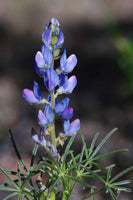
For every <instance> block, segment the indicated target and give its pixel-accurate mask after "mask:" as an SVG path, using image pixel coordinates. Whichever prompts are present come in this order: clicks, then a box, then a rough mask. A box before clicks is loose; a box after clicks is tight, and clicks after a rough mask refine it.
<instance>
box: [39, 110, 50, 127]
mask: <svg viewBox="0 0 133 200" xmlns="http://www.w3.org/2000/svg"><path fill="white" fill-rule="evenodd" d="M37 121H38V123H39V124H40V125H41V126H46V125H48V124H49V121H48V119H47V117H46V115H45V114H44V112H43V111H42V110H39V112H38V116H37Z"/></svg>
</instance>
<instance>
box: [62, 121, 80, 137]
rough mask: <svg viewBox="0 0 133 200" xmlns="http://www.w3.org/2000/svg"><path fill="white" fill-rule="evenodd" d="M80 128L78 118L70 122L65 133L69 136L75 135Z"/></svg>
mask: <svg viewBox="0 0 133 200" xmlns="http://www.w3.org/2000/svg"><path fill="white" fill-rule="evenodd" d="M79 129H80V120H79V119H76V120H74V121H73V122H72V123H71V124H70V126H69V130H68V131H66V132H65V135H68V136H72V135H75V134H76V133H77V132H78V130H79Z"/></svg>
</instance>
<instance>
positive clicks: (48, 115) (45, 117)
mask: <svg viewBox="0 0 133 200" xmlns="http://www.w3.org/2000/svg"><path fill="white" fill-rule="evenodd" d="M54 116H55V115H54V112H53V110H52V108H51V107H50V105H49V104H46V106H45V109H44V112H43V111H42V110H39V112H38V116H37V121H38V123H39V124H40V125H41V126H46V125H48V124H49V123H51V122H52V121H53V120H54Z"/></svg>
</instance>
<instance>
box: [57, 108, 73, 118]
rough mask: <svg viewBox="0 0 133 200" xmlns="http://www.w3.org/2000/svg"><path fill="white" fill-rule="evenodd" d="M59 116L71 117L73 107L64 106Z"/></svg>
mask: <svg viewBox="0 0 133 200" xmlns="http://www.w3.org/2000/svg"><path fill="white" fill-rule="evenodd" d="M60 116H61V118H63V119H71V118H72V116H73V108H66V109H65V110H64V112H63V113H62V114H61V115H60Z"/></svg>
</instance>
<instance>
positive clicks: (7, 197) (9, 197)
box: [3, 192, 18, 200]
mask: <svg viewBox="0 0 133 200" xmlns="http://www.w3.org/2000/svg"><path fill="white" fill-rule="evenodd" d="M17 194H18V193H17V192H14V193H11V194H9V195H8V196H6V197H5V198H4V199H3V200H7V199H11V198H12V197H14V196H16V195H17Z"/></svg>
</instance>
